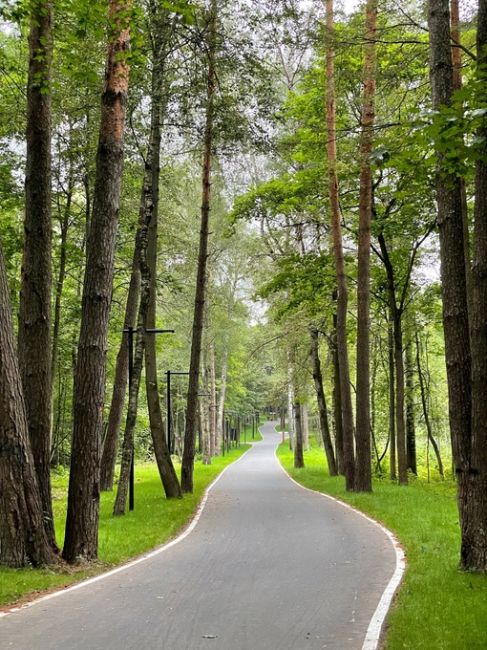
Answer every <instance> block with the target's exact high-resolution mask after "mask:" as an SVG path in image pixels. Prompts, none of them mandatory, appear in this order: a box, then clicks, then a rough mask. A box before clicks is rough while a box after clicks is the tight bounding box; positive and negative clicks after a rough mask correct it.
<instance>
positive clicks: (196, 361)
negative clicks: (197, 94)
mask: <svg viewBox="0 0 487 650" xmlns="http://www.w3.org/2000/svg"><path fill="white" fill-rule="evenodd" d="M216 21H217V0H212V2H211V7H210V15H209V23H208V26H209V29H208V32H209V37H208V38H209V40H208V77H207V96H206V125H205V138H204V157H203V179H202V185H203V192H202V204H201V228H200V244H199V251H198V269H197V277H196V294H195V302H194V319H193V335H192V340H191V358H190V366H189V386H188V402H187V408H186V428H185V432H184V451H183V459H182V463H181V488H182V490H183V492H189V493H192V492H193V470H194V456H195V442H196V426H197V415H198V388H199V370H200V360H201V342H202V337H203V325H204V323H203V321H204V313H205V299H206V298H205V296H206V280H207V278H206V267H207V261H208V236H209V219H210V195H211V167H212V159H213V122H214V112H215V111H214V98H215V90H216V69H215V57H216V45H217V43H216Z"/></svg>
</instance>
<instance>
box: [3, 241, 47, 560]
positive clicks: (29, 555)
mask: <svg viewBox="0 0 487 650" xmlns="http://www.w3.org/2000/svg"><path fill="white" fill-rule="evenodd" d="M0 304H1V305H2V309H1V310H0V565H4V566H12V567H22V566H27V565H28V564H32V565H33V566H41V565H44V564H50V563H52V562H53V561H54V560H55V553H54V549H53V547H52V543H51V542H52V540H51V539H50V538H49V537H48V535H47V533H46V530H45V527H44V526H43V518H44V507H43V504H42V500H41V494H40V490H39V486H38V482H37V476H36V471H35V467H34V459H33V456H32V452H31V449H30V442H29V435H28V427H27V414H26V409H25V402H24V396H23V393H22V385H21V378H20V370H19V366H18V358H17V351H16V349H15V342H14V331H13V323H12V316H11V306H10V293H9V289H8V285H7V276H6V272H5V262H4V257H3V251H2V248H1V246H0Z"/></svg>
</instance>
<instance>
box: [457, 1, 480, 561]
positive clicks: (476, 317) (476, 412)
mask: <svg viewBox="0 0 487 650" xmlns="http://www.w3.org/2000/svg"><path fill="white" fill-rule="evenodd" d="M477 78H478V80H479V82H480V83H479V86H480V89H481V90H480V92H481V97H480V98H479V103H480V105H481V106H485V101H486V99H487V90H486V85H487V0H479V3H478V16H477ZM486 138H487V120H485V118H484V121H483V124H482V125H481V127H480V128H479V130H478V132H477V140H478V141H479V142H481V144H480V145H479V149H480V150H479V151H478V154H477V162H476V173H475V214H474V242H475V244H474V256H473V266H472V302H471V308H472V313H471V346H472V432H471V434H472V439H471V455H470V459H469V467H468V493H467V496H466V498H464V499H463V500H461V501H460V508H461V510H462V548H461V562H462V566H463V568H464V569H467V570H469V571H482V572H487V400H486V398H485V387H486V386H487V329H486V323H487V140H486Z"/></svg>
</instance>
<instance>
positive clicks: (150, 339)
mask: <svg viewBox="0 0 487 650" xmlns="http://www.w3.org/2000/svg"><path fill="white" fill-rule="evenodd" d="M151 11H152V16H151V19H152V22H153V29H154V30H155V35H154V37H153V42H154V50H153V66H152V106H151V136H150V142H149V148H148V152H147V159H146V166H145V176H146V180H145V185H146V190H145V191H144V198H143V201H144V203H145V207H144V211H145V212H146V214H147V217H146V223H147V224H148V241H147V269H146V272H147V274H148V286H149V301H148V305H147V312H146V314H145V317H144V326H145V328H146V329H154V328H155V325H156V303H157V282H156V280H157V241H158V221H159V185H160V159H161V130H162V122H163V117H164V113H165V110H166V105H167V97H166V96H165V95H164V92H163V85H164V77H165V65H166V59H167V55H168V50H169V45H170V43H169V33H170V30H171V29H172V23H171V22H170V20H171V18H170V14H169V13H168V12H167V11H166V10H165V9H162V10H161V9H159V8H158V7H157V4H155V5H152V9H151ZM159 11H162V14H161V15H159ZM149 213H151V214H150V215H149ZM155 336H156V335H155V334H153V335H149V336H147V337H146V339H145V385H146V395H147V408H148V410H149V421H150V429H151V438H152V446H153V448H154V455H155V457H156V462H157V467H158V470H159V475H160V477H161V481H162V485H163V487H164V491H165V493H166V497H167V498H168V499H169V498H179V497H180V496H181V487H180V485H179V480H178V477H177V474H176V470H175V469H174V465H173V462H172V459H171V453H170V449H169V448H168V442H167V440H166V432H165V430H164V422H163V419H162V411H161V403H160V400H159V386H158V379H157V354H156V341H155Z"/></svg>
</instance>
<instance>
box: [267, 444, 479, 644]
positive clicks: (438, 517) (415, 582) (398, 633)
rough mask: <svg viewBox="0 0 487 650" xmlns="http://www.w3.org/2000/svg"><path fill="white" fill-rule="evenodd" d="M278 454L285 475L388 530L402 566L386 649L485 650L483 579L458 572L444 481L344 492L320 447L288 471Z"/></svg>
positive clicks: (448, 486)
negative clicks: (402, 558)
mask: <svg viewBox="0 0 487 650" xmlns="http://www.w3.org/2000/svg"><path fill="white" fill-rule="evenodd" d="M278 454H279V459H280V461H281V463H282V464H283V466H284V467H285V468H286V470H287V471H288V472H289V473H290V474H291V476H292V477H293V478H294V479H296V480H297V481H299V482H300V483H302V484H303V485H305V486H306V487H309V488H311V489H313V490H317V491H319V492H324V493H326V494H330V495H332V496H334V497H337V498H339V499H342V500H343V501H346V502H347V503H350V504H351V505H353V506H354V507H356V508H358V509H359V510H362V511H363V512H366V513H367V514H369V515H371V516H372V517H374V518H375V519H377V520H378V521H380V522H382V523H384V524H385V526H387V527H388V528H389V529H390V530H392V531H393V532H394V533H396V535H397V537H398V538H399V540H400V542H401V543H402V545H403V547H404V549H405V552H406V556H407V571H406V575H405V577H404V580H403V583H402V587H401V589H400V592H399V595H398V597H397V600H396V602H395V604H394V606H393V608H392V610H391V612H390V615H389V617H388V621H387V624H388V630H387V635H386V639H385V643H384V648H386V649H387V650H399V649H404V648H407V649H414V650H416V649H418V650H419V649H422V650H423V649H425V650H463V649H465V650H474V649H475V650H477V649H478V650H481V649H482V650H485V648H487V576H480V575H472V574H466V573H462V572H461V571H459V570H458V558H459V543H460V535H459V526H458V514H457V507H456V497H455V486H454V485H453V483H452V482H451V481H445V482H434V483H429V484H428V483H427V482H424V481H421V480H413V481H412V482H411V484H410V485H409V486H407V487H398V486H397V485H393V484H391V482H390V481H389V480H386V479H383V480H375V481H374V492H373V494H354V493H347V492H346V491H345V485H344V480H343V478H341V477H339V478H330V477H329V476H328V473H327V470H326V461H325V459H324V452H323V451H322V450H321V449H319V448H318V447H312V449H311V450H310V451H309V452H306V454H305V463H306V468H305V469H302V470H296V469H294V468H293V456H292V452H290V451H289V449H288V446H287V444H283V445H281V446H280V448H279V452H278Z"/></svg>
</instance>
